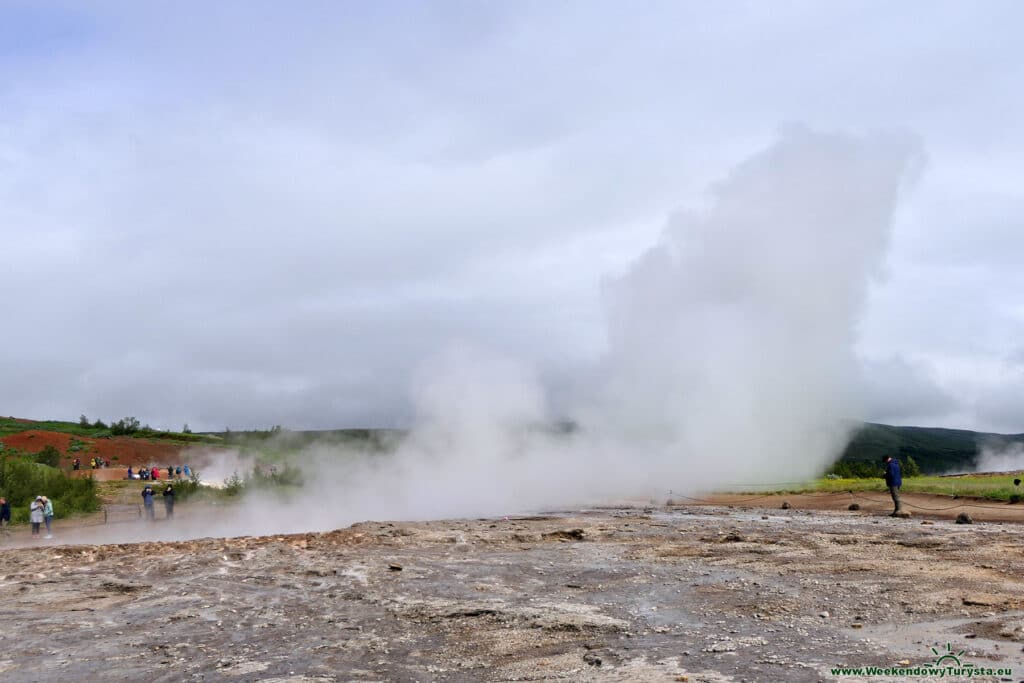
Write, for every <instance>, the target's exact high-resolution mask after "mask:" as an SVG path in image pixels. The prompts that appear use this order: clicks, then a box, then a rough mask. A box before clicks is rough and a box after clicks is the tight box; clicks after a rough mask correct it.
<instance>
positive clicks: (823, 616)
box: [818, 610, 832, 619]
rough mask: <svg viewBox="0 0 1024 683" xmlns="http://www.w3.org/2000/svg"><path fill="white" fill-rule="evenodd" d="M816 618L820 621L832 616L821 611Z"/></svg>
mask: <svg viewBox="0 0 1024 683" xmlns="http://www.w3.org/2000/svg"><path fill="white" fill-rule="evenodd" d="M818 616H819V617H821V618H822V619H828V618H829V617H830V616H832V615H831V614H829V613H828V611H827V610H822V611H820V612H818Z"/></svg>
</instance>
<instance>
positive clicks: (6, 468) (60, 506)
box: [0, 457, 100, 522]
mask: <svg viewBox="0 0 1024 683" xmlns="http://www.w3.org/2000/svg"><path fill="white" fill-rule="evenodd" d="M0 495H3V496H4V497H6V498H7V500H8V501H10V503H11V520H12V521H15V522H27V521H28V506H29V503H31V502H32V500H34V499H35V497H36V496H47V497H48V498H50V499H52V500H53V511H54V516H56V517H57V518H58V519H59V518H62V517H67V516H69V515H71V514H72V513H75V512H95V511H96V510H99V509H100V499H99V497H98V496H97V495H96V483H95V482H94V481H93V480H92V478H87V479H72V478H71V477H69V476H67V475H66V474H65V473H64V472H62V471H61V470H58V469H55V468H53V467H49V466H46V465H40V464H39V463H35V462H32V461H31V460H30V459H29V458H27V457H7V458H4V459H2V460H0Z"/></svg>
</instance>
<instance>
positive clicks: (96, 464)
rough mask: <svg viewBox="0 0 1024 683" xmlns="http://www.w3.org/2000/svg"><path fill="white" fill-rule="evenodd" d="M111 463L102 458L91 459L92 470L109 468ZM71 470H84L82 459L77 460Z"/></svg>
mask: <svg viewBox="0 0 1024 683" xmlns="http://www.w3.org/2000/svg"><path fill="white" fill-rule="evenodd" d="M109 464H110V463H109V462H107V461H106V460H104V459H103V458H100V457H95V458H89V467H90V468H91V469H94V470H96V469H100V468H101V467H107V466H108V465H109ZM71 469H73V470H80V469H82V459H81V458H75V459H74V461H72V463H71Z"/></svg>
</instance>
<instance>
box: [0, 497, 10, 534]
mask: <svg viewBox="0 0 1024 683" xmlns="http://www.w3.org/2000/svg"><path fill="white" fill-rule="evenodd" d="M10 526H11V504H10V503H8V502H7V499H6V498H4V497H3V496H0V533H4V534H9V533H11V531H10V529H9V528H8V527H10Z"/></svg>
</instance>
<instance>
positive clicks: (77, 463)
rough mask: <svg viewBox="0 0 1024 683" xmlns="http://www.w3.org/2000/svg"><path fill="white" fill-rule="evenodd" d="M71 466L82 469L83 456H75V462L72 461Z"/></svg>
mask: <svg viewBox="0 0 1024 683" xmlns="http://www.w3.org/2000/svg"><path fill="white" fill-rule="evenodd" d="M71 466H72V468H74V469H75V470H80V469H82V459H81V458H75V462H74V463H72V465H71Z"/></svg>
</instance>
